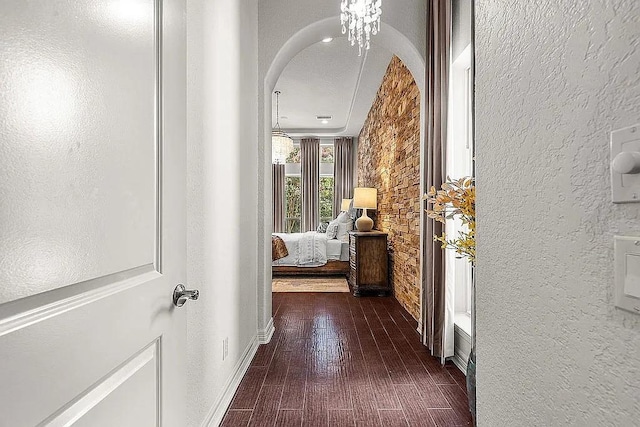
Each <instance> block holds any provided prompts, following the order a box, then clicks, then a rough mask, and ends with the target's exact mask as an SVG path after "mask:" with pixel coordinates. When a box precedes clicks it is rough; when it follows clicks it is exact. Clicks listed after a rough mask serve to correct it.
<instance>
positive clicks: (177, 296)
mask: <svg viewBox="0 0 640 427" xmlns="http://www.w3.org/2000/svg"><path fill="white" fill-rule="evenodd" d="M199 296H200V291H199V290H197V289H187V288H185V287H184V285H183V284H182V283H181V284H179V285H178V286H176V288H175V289H174V290H173V304H174V305H175V306H176V307H182V306H183V305H184V303H185V302H187V300H190V299H191V300H197V299H198V297H199Z"/></svg>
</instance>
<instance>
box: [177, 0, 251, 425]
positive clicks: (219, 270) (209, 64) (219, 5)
mask: <svg viewBox="0 0 640 427" xmlns="http://www.w3.org/2000/svg"><path fill="white" fill-rule="evenodd" d="M257 11H258V7H257V0H238V1H229V0H212V1H209V0H207V1H205V0H188V2H187V60H188V87H187V97H188V103H187V113H188V116H187V124H188V126H187V139H188V144H187V147H188V148H187V162H188V176H187V189H188V192H187V202H188V211H187V229H188V234H187V243H188V246H187V283H188V284H189V286H190V287H193V288H198V289H200V299H199V300H198V301H197V302H195V303H193V304H187V306H185V307H184V308H183V309H181V310H184V309H186V313H187V318H188V326H187V362H188V363H187V368H188V383H187V385H188V403H189V408H188V411H187V414H188V419H187V420H186V424H185V425H188V426H194V427H196V426H200V425H202V423H203V421H204V420H205V418H206V416H207V414H208V413H209V411H211V409H212V407H213V406H214V405H215V404H217V402H219V401H220V399H221V397H222V392H223V387H224V386H225V383H226V382H227V381H228V380H229V379H230V376H231V375H232V374H233V373H234V367H235V365H236V364H237V363H238V360H239V359H240V357H241V356H242V354H243V352H244V350H245V349H246V348H247V347H248V345H249V344H250V343H252V340H254V339H255V337H256V333H257V329H258V324H257V323H258V322H257V313H256V305H257V296H256V275H257V272H256V270H257V259H256V254H257V242H256V233H257V223H258V217H257V206H256V193H257V191H258V189H257V182H256V177H255V176H254V175H252V174H250V173H246V168H245V166H246V165H247V164H256V163H257V154H256V150H255V146H254V144H255V141H256V139H257V133H258V129H257V126H258V121H257V114H258V113H257V98H258V93H257V86H258V84H257V59H256V58H257V45H258V38H257ZM221 201H224V203H221ZM226 337H228V339H229V355H228V357H227V358H226V359H225V360H224V361H223V360H222V342H223V340H224V338H226Z"/></svg>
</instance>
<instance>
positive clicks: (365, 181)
mask: <svg viewBox="0 0 640 427" xmlns="http://www.w3.org/2000/svg"><path fill="white" fill-rule="evenodd" d="M358 186H359V187H374V188H377V189H378V210H377V212H376V215H375V228H376V229H378V230H382V231H384V232H387V233H389V242H390V247H391V265H390V270H391V282H392V284H393V293H394V295H395V297H396V298H397V300H398V301H399V302H400V304H402V305H403V306H404V307H405V308H406V309H407V311H409V313H411V315H412V316H413V317H414V318H415V319H416V320H417V319H418V317H419V316H420V283H419V281H420V271H419V270H420V91H419V90H418V86H417V85H416V83H415V81H414V80H413V76H412V75H411V73H410V72H409V70H408V69H407V68H406V67H405V66H404V64H403V63H402V61H400V59H398V58H397V57H395V56H394V57H393V59H392V60H391V62H390V64H389V67H388V68H387V72H386V74H385V76H384V78H383V80H382V84H381V85H380V89H378V94H377V96H376V99H375V101H374V103H373V105H372V107H371V110H370V111H369V115H368V116H367V120H366V121H365V124H364V126H363V127H362V130H361V131H360V136H359V139H358ZM372 217H373V216H372Z"/></svg>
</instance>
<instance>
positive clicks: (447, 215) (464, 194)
mask: <svg viewBox="0 0 640 427" xmlns="http://www.w3.org/2000/svg"><path fill="white" fill-rule="evenodd" d="M423 200H427V203H428V204H431V205H433V208H432V209H427V216H428V217H429V218H433V219H434V220H436V221H438V222H441V223H443V224H444V223H445V222H446V220H447V219H453V218H455V217H456V216H459V217H460V219H461V220H462V224H463V226H465V230H463V231H459V232H458V238H456V239H447V235H446V233H444V232H443V233H442V236H437V235H436V236H433V240H435V241H437V242H440V243H442V248H443V249H447V248H448V249H455V251H456V253H458V254H459V255H461V256H464V257H467V258H468V259H469V261H470V262H471V264H475V262H476V187H475V185H474V180H473V178H469V177H464V178H460V179H458V180H452V179H451V178H449V177H447V181H446V182H445V183H443V184H442V189H441V190H438V191H436V189H435V187H431V189H430V190H429V192H428V193H427V194H425V195H424V197H423Z"/></svg>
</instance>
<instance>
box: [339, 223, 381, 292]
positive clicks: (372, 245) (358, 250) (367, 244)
mask: <svg viewBox="0 0 640 427" xmlns="http://www.w3.org/2000/svg"><path fill="white" fill-rule="evenodd" d="M349 265H350V268H351V271H350V273H349V288H350V289H351V292H352V293H353V295H356V296H358V295H362V294H365V293H375V294H378V295H387V294H389V293H390V292H391V289H390V286H389V265H388V254H387V234H386V233H382V232H380V231H370V232H359V231H352V232H350V233H349Z"/></svg>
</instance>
